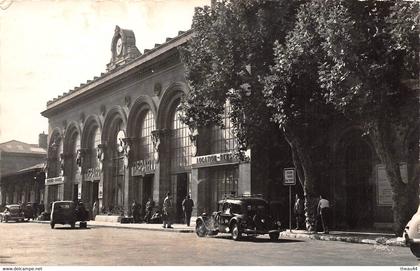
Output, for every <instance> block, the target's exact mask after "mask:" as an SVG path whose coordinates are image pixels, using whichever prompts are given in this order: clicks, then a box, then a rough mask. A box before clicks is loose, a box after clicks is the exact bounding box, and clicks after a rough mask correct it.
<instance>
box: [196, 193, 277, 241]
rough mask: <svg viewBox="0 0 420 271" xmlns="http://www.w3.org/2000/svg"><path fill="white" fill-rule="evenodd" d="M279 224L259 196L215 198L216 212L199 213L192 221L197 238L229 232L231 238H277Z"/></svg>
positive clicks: (265, 202)
mask: <svg viewBox="0 0 420 271" xmlns="http://www.w3.org/2000/svg"><path fill="white" fill-rule="evenodd" d="M280 227H281V223H280V222H279V221H274V220H273V219H272V217H271V216H270V212H269V205H268V203H267V201H265V200H264V199H263V198H261V197H256V196H241V197H230V198H226V199H224V200H221V201H219V203H218V211H216V212H213V213H212V214H211V215H208V214H202V215H201V216H199V217H198V218H197V220H196V233H197V235H198V236H199V237H204V236H206V235H217V234H218V233H230V234H231V235H232V239H233V240H235V241H236V240H240V239H241V237H242V235H243V234H246V235H249V236H257V235H263V234H268V235H269V236H270V239H271V240H277V239H278V238H279V235H280V231H281V228H280Z"/></svg>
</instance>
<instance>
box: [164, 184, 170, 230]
mask: <svg viewBox="0 0 420 271" xmlns="http://www.w3.org/2000/svg"><path fill="white" fill-rule="evenodd" d="M171 219H172V198H171V193H169V192H168V193H166V198H165V199H164V200H163V217H162V220H163V226H162V227H163V228H168V229H172V226H171Z"/></svg>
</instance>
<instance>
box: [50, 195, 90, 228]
mask: <svg viewBox="0 0 420 271" xmlns="http://www.w3.org/2000/svg"><path fill="white" fill-rule="evenodd" d="M88 220H89V213H88V211H86V209H85V208H84V205H83V203H78V204H76V203H75V202H73V201H55V202H54V203H53V204H52V208H51V218H50V226H51V229H54V227H55V225H56V224H62V225H65V224H70V226H71V227H72V228H74V227H76V222H78V221H80V223H79V226H80V228H86V227H87V223H86V221H88Z"/></svg>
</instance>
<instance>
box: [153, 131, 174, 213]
mask: <svg viewBox="0 0 420 271" xmlns="http://www.w3.org/2000/svg"><path fill="white" fill-rule="evenodd" d="M169 139H170V130H168V129H160V130H155V131H152V140H153V146H154V149H155V153H154V159H155V161H156V170H155V178H154V183H153V200H154V201H155V204H156V206H159V205H160V203H161V202H163V199H164V197H165V194H166V192H167V191H169V190H170V188H171V187H170V176H169V172H170V168H169V167H170V157H169V156H170V151H169Z"/></svg>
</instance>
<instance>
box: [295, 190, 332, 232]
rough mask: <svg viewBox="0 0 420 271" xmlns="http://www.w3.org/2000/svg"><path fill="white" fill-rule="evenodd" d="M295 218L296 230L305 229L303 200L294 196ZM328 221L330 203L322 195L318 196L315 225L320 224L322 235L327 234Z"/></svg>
mask: <svg viewBox="0 0 420 271" xmlns="http://www.w3.org/2000/svg"><path fill="white" fill-rule="evenodd" d="M293 211H294V213H295V217H296V230H301V229H305V206H304V199H302V198H300V197H299V195H298V194H296V200H295V205H294V208H293ZM329 220H330V202H329V201H328V200H327V199H325V198H324V197H323V196H322V195H321V196H319V201H318V207H317V223H316V228H318V223H321V225H322V229H323V232H324V233H329V230H328V225H329Z"/></svg>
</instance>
